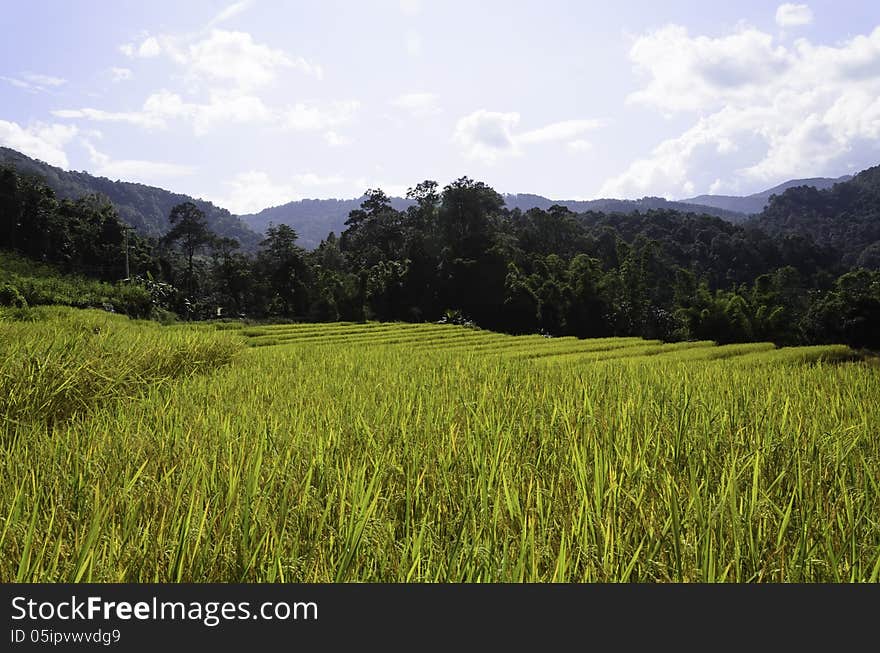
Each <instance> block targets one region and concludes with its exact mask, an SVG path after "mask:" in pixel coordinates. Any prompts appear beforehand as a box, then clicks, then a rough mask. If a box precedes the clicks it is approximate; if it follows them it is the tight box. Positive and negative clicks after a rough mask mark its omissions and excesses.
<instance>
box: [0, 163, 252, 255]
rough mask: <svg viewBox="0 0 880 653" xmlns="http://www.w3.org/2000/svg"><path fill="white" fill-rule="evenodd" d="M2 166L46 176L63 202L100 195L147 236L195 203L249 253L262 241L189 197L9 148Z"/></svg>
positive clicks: (158, 233) (217, 228) (222, 211)
mask: <svg viewBox="0 0 880 653" xmlns="http://www.w3.org/2000/svg"><path fill="white" fill-rule="evenodd" d="M0 166H8V167H11V168H14V169H16V170H17V171H18V172H19V173H20V174H27V175H35V176H39V177H42V178H43V179H44V181H45V183H46V185H47V186H49V188H51V189H52V190H53V191H54V192H55V194H56V196H57V197H58V198H60V199H78V198H80V197H84V196H87V195H98V196H100V197H102V198H104V200H105V201H108V202H110V203H112V204H113V206H114V207H115V208H116V210H117V211H118V212H119V215H120V217H121V218H122V220H123V222H125V223H126V224H128V225H131V226H132V227H134V228H135V229H136V230H137V231H138V233H140V234H143V235H145V236H150V237H153V238H159V237H161V236H162V235H163V234H164V233H165V232H166V231H168V228H169V223H168V216H169V214H170V212H171V209H172V207H174V206H176V205H178V204H181V203H183V202H193V203H194V204H195V205H196V206H198V207H199V210H201V211H202V212H203V213H204V214H205V218H206V220H207V222H208V225H209V226H210V227H211V230H212V231H214V232H215V233H217V234H219V235H221V236H223V237H225V238H234V239H236V240H238V241H239V242H240V243H242V246H243V248H244V249H248V250H250V249H253V248H255V247H256V245H257V243H258V242H259V241H260V236H259V235H258V234H257V233H256V232H254V231H253V230H251V229H250V228H249V227H248V226H247V225H246V224H244V223H243V222H242V221H241V220H240V219H239V218H237V217H236V216H234V215H232V214H231V213H230V212H229V211H227V210H226V209H222V208H220V207H219V206H215V205H214V204H212V203H211V202H206V201H204V200H199V199H193V198H192V197H189V196H187V195H182V194H180V193H172V192H169V191H167V190H163V189H161V188H156V187H155V186H147V185H145V184H135V183H131V182H127V181H119V180H116V181H113V180H111V179H107V178H106V177H95V176H93V175H90V174H88V173H87V172H75V171H67V170H62V169H61V168H56V167H55V166H50V165H49V164H48V163H44V162H42V161H38V160H36V159H32V158H30V157H27V156H25V155H24V154H21V153H20V152H17V151H15V150H12V149H9V148H7V147H0Z"/></svg>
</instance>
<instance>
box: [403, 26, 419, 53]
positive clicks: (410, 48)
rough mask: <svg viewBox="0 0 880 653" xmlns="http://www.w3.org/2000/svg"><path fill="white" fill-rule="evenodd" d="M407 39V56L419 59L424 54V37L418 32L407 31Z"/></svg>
mask: <svg viewBox="0 0 880 653" xmlns="http://www.w3.org/2000/svg"><path fill="white" fill-rule="evenodd" d="M405 39H406V40H405V42H406V51H407V54H409V55H410V56H411V57H418V56H419V55H420V54H422V37H421V35H420V34H419V33H418V32H416V31H414V30H409V31H407V33H406V37H405Z"/></svg>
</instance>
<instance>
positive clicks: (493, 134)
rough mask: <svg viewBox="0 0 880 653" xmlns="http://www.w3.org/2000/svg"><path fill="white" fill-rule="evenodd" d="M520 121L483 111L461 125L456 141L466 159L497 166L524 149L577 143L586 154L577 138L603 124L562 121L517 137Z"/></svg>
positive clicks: (514, 114) (467, 117) (516, 114)
mask: <svg viewBox="0 0 880 653" xmlns="http://www.w3.org/2000/svg"><path fill="white" fill-rule="evenodd" d="M519 120H520V115H519V114H518V113H516V112H512V113H499V112H495V111H486V110H484V109H480V110H479V111H475V112H473V113H471V114H470V115H467V116H465V117H464V118H462V119H460V120H459V121H458V124H457V125H456V127H455V132H454V134H453V140H454V141H455V143H456V144H457V145H458V146H459V147H460V148H461V150H462V151H463V152H464V154H465V155H466V156H467V157H469V158H473V159H479V160H482V161H484V162H486V163H494V162H495V161H496V160H498V159H499V158H501V157H504V156H516V155H519V154H521V153H522V149H521V146H523V145H533V144H538V143H551V142H559V141H568V142H569V145H571V143H574V142H577V145H574V146H573V148H574V149H578V148H580V149H581V150H583V149H584V147H585V146H584V144H585V143H586V141H584V140H583V139H579V138H577V137H579V136H580V135H582V134H583V133H584V132H587V131H590V130H593V129H596V128H598V127H600V126H601V125H602V124H603V123H602V121H599V120H563V121H561V122H554V123H551V124H549V125H545V126H543V127H540V128H538V129H532V130H529V131H525V132H519V133H518V132H517V131H516V127H517V125H518V124H519ZM587 145H588V144H587Z"/></svg>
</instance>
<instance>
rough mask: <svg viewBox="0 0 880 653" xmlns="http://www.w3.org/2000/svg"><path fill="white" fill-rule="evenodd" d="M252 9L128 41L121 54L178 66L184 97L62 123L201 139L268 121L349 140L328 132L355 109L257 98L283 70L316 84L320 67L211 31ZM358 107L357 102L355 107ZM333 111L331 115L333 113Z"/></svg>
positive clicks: (233, 8)
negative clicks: (185, 132)
mask: <svg viewBox="0 0 880 653" xmlns="http://www.w3.org/2000/svg"><path fill="white" fill-rule="evenodd" d="M250 4H251V0H242V1H239V2H236V3H234V4H231V5H228V6H227V7H225V8H224V9H223V10H222V11H220V12H219V13H218V14H217V15H216V16H215V17H214V18H213V19H212V20H211V21H210V23H209V24H208V27H207V28H206V29H203V30H201V31H200V32H197V33H195V34H178V35H175V34H159V35H155V36H150V35H147V34H142V35H141V37H140V38H141V39H142V40H141V42H140V45H136V44H135V43H126V44H123V45H122V46H120V50H121V51H122V52H123V53H124V54H126V55H127V56H129V57H148V56H149V57H151V56H158V55H160V54H161V55H164V56H165V57H166V58H167V59H169V60H170V61H171V62H173V63H174V64H176V66H177V67H178V68H179V71H180V75H179V76H178V77H179V78H181V79H183V81H184V82H185V83H186V85H187V91H188V94H187V98H186V99H184V98H183V97H182V96H181V95H180V94H179V93H174V92H171V91H168V90H166V89H162V90H160V91H157V92H154V93H152V94H150V95H149V96H148V97H147V98H146V100H145V101H144V103H143V106H142V108H141V109H140V110H138V111H125V112H114V111H108V110H104V109H98V108H92V107H87V108H81V109H60V110H58V111H56V112H54V113H55V115H57V116H59V117H66V118H79V119H84V120H93V121H103V122H108V121H114V122H128V123H130V124H134V125H138V126H141V127H144V128H151V129H155V128H164V127H166V126H167V125H168V122H169V121H170V120H172V119H174V120H183V121H188V122H189V123H191V124H192V126H193V129H194V131H195V133H196V134H200V135H201V134H205V133H206V132H209V131H211V130H212V129H215V128H216V127H218V126H219V125H221V124H226V123H238V124H244V123H265V124H273V125H276V126H280V127H283V128H290V129H299V130H317V131H327V136H326V140H327V142H328V144H331V145H340V144H343V142H344V141H345V139H344V138H343V137H342V136H339V134H336V133H335V132H333V133H331V132H332V130H331V128H332V127H334V126H336V125H339V124H342V123H344V122H346V121H347V120H348V119H349V118H350V115H352V114H353V113H354V111H356V109H357V107H356V106H353V105H351V104H350V103H348V104H347V103H336V104H334V105H333V106H330V107H329V109H327V110H324V109H322V108H318V107H311V106H307V105H304V104H298V105H296V106H294V107H292V108H286V109H285V108H280V107H270V106H268V105H267V104H266V103H265V102H264V101H263V99H262V98H261V97H260V96H259V95H258V91H259V90H260V89H262V88H263V87H266V86H269V85H271V84H272V83H274V82H276V81H277V80H278V78H279V76H280V75H281V74H282V73H283V72H284V71H288V70H290V71H298V72H299V73H302V74H305V75H308V76H311V77H313V78H316V79H321V78H322V77H323V69H322V68H321V66H320V65H318V64H316V63H314V62H310V61H308V60H306V59H305V58H303V57H293V56H291V55H289V54H288V53H287V52H285V51H284V50H281V49H278V48H273V47H271V46H269V45H266V44H263V43H258V42H257V41H255V40H254V38H253V36H251V34H249V33H247V32H240V31H229V30H224V29H217V28H216V27H213V26H214V25H216V24H219V23H222V22H224V21H227V20H229V19H231V18H233V17H234V16H237V15H238V14H240V13H241V12H243V11H244V10H245V9H247V8H248V7H249V6H250ZM111 74H112V75H113V79H114V81H122V80H125V79H130V78H131V77H132V73H131V71H130V70H129V69H128V68H113V69H112V70H111ZM355 105H356V103H355ZM328 112H329V113H328Z"/></svg>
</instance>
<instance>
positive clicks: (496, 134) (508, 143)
mask: <svg viewBox="0 0 880 653" xmlns="http://www.w3.org/2000/svg"><path fill="white" fill-rule="evenodd" d="M517 124H519V114H518V113H516V112H511V113H500V112H498V111H486V110H485V109H480V110H478V111H474V112H473V113H471V114H470V115H467V116H465V117H463V118H461V119H460V120H459V121H458V123H457V124H456V125H455V132H454V133H453V135H452V140H453V141H454V142H455V143H456V144H457V145H458V146H459V147H460V148H461V150H462V151H463V152H464V154H465V156H467V157H468V158H471V159H480V160H482V161H484V162H486V163H494V162H495V161H496V160H497V159H498V158H499V157H503V156H510V155H516V154H518V153H519V149H518V148H517V145H516V141H515V139H514V136H513V130H514V128H515V127H516V126H517Z"/></svg>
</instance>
